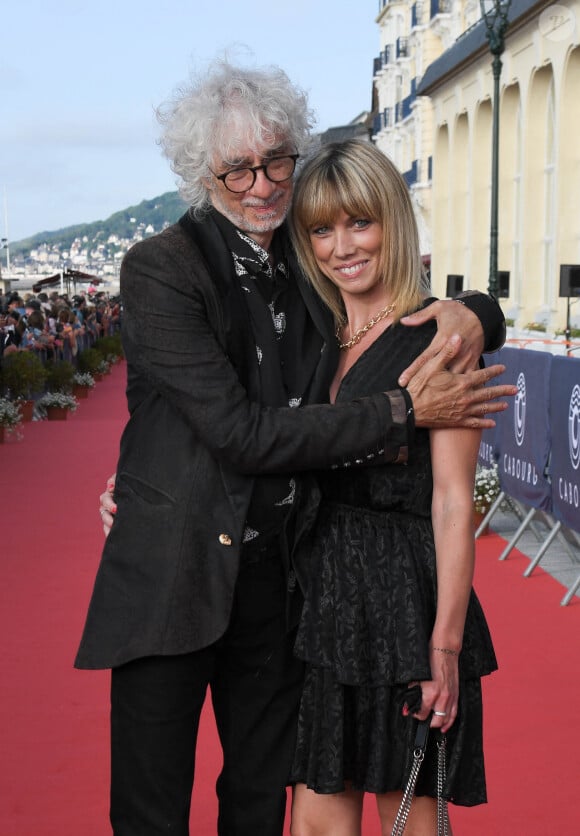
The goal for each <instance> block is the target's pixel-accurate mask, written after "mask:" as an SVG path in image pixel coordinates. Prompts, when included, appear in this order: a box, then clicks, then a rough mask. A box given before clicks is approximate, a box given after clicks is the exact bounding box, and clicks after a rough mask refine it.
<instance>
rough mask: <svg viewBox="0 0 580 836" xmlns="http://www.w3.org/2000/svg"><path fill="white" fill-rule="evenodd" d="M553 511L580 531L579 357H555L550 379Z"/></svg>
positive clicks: (562, 520)
mask: <svg viewBox="0 0 580 836" xmlns="http://www.w3.org/2000/svg"><path fill="white" fill-rule="evenodd" d="M550 420H551V425H552V456H551V459H550V475H551V480H552V513H553V514H554V516H555V518H556V519H557V520H559V521H560V522H561V523H563V524H564V525H566V526H568V528H571V529H573V530H574V531H580V360H579V359H577V358H573V357H554V362H553V364H552V374H551V380H550Z"/></svg>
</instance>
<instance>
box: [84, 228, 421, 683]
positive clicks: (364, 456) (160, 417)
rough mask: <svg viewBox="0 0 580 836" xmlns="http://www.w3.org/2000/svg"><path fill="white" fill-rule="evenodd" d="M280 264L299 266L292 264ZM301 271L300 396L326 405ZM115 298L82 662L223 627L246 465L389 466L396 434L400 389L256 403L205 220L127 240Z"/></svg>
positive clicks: (246, 345)
mask: <svg viewBox="0 0 580 836" xmlns="http://www.w3.org/2000/svg"><path fill="white" fill-rule="evenodd" d="M291 272H292V274H293V275H295V276H299V271H298V268H297V267H296V265H294V267H293V269H292V270H291ZM298 281H300V289H301V293H302V296H303V299H304V303H305V305H306V306H307V308H308V310H309V312H310V315H311V326H310V327H312V328H313V329H315V330H316V332H317V333H318V339H317V340H316V341H315V342H316V343H317V345H318V347H319V348H318V349H317V350H316V352H315V353H314V352H312V353H311V355H310V356H305V357H303V358H302V362H303V363H304V364H306V365H307V366H308V368H309V369H310V371H311V374H310V380H311V383H310V386H309V399H310V400H311V401H326V400H327V399H328V387H329V383H330V380H331V379H332V375H333V373H334V370H335V368H336V362H337V347H336V340H335V338H334V334H333V329H332V322H331V319H330V317H329V316H328V314H327V313H326V311H325V310H324V309H323V307H322V306H321V304H320V303H319V301H318V299H317V297H316V296H315V294H314V293H313V291H312V290H311V289H310V287H309V286H308V285H307V284H306V282H305V281H304V280H303V279H298ZM121 293H122V298H123V306H124V319H123V343H124V349H125V355H126V359H127V370H128V384H127V398H128V405H129V412H130V419H129V421H128V424H127V426H126V428H125V430H124V433H123V436H122V440H121V450H120V458H119V463H118V469H117V482H116V487H115V500H116V503H117V514H116V517H115V522H114V524H113V527H112V530H111V532H110V534H109V536H108V538H107V540H106V542H105V547H104V551H103V555H102V560H101V564H100V567H99V571H98V574H97V578H96V582H95V587H94V591H93V596H92V599H91V603H90V607H89V612H88V616H87V622H86V626H85V630H84V634H83V638H82V641H81V645H80V649H79V651H78V655H77V659H76V662H75V664H76V666H77V667H80V668H106V667H114V666H117V665H120V664H123V663H125V662H128V661H130V660H132V659H135V658H138V657H142V656H151V655H159V654H178V653H187V652H190V651H193V650H197V649H200V648H202V647H206V646H208V645H210V644H212V643H213V642H215V641H216V640H217V639H218V638H219V637H220V636H221V635H222V634H223V633H224V631H225V630H226V628H227V625H228V621H229V617H230V611H231V607H232V601H233V595H234V587H235V583H236V578H237V573H238V565H239V555H240V544H241V538H242V533H243V530H244V523H245V518H246V512H247V509H248V504H249V501H250V497H251V492H252V483H253V480H252V476H253V475H254V474H266V473H281V472H298V471H308V470H311V469H317V468H331V467H345V466H349V465H350V464H356V463H361V462H368V461H370V462H372V460H373V459H382V458H386V459H387V460H392V459H393V458H396V456H397V455H398V453H399V448H404V447H406V445H407V443H408V439H407V427H406V420H405V414H406V404H405V400H404V398H403V396H402V394H400V393H397V394H396V395H394V396H393V397H392V398H391V399H390V398H388V397H386V396H385V395H382V394H378V395H376V396H373V397H371V398H366V399H364V400H361V401H356V402H353V403H351V404H346V405H341V406H330V405H328V404H324V405H319V406H307V407H304V408H299V409H290V408H288V409H269V408H263V407H261V406H260V391H259V376H258V366H257V357H256V350H255V345H254V340H253V336H252V330H251V326H250V322H249V319H248V313H247V308H246V305H245V302H244V299H243V295H242V290H241V287H240V283H239V280H238V279H237V278H236V276H235V273H234V269H233V260H232V257H231V253H230V252H229V250H228V248H227V247H226V246H225V243H224V241H223V239H222V237H221V235H220V233H219V230H218V228H217V226H216V224H215V222H214V221H213V220H212V217H211V214H210V215H209V216H208V217H207V218H206V219H205V220H204V221H202V222H194V221H192V220H191V219H190V218H189V217H188V216H184V218H182V219H181V221H180V222H179V223H178V224H175V225H173V226H171V227H169V228H168V229H167V230H165V231H164V232H162V233H161V234H160V235H157V236H154V237H152V238H149V239H147V240H145V241H142V242H140V243H139V244H137V245H136V246H135V247H133V248H132V249H131V250H130V251H129V253H128V254H127V256H126V258H125V260H124V262H123V266H122V271H121ZM392 404H393V405H394V406H393V407H392ZM392 408H393V409H396V410H397V415H396V416H393V415H392Z"/></svg>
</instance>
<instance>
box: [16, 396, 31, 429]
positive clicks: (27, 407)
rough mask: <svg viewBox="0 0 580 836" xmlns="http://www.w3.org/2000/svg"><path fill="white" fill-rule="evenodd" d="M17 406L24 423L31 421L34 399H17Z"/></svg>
mask: <svg viewBox="0 0 580 836" xmlns="http://www.w3.org/2000/svg"><path fill="white" fill-rule="evenodd" d="M18 406H19V407H20V414H21V415H22V421H23V422H24V423H25V424H27V423H30V421H32V415H33V413H34V401H18Z"/></svg>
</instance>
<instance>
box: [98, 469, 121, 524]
mask: <svg viewBox="0 0 580 836" xmlns="http://www.w3.org/2000/svg"><path fill="white" fill-rule="evenodd" d="M116 475H117V474H116V473H113V475H112V476H110V477H109V478H108V479H107V488H106V490H105V492H104V493H102V494H101V496H100V502H101V504H100V506H99V513H100V515H101V522H102V523H103V531H104V532H105V537H108V536H109V532H110V530H111V527H112V525H113V523H114V521H115V514H116V513H117V506H116V504H115V499H114V497H113V493H114V491H115V477H116Z"/></svg>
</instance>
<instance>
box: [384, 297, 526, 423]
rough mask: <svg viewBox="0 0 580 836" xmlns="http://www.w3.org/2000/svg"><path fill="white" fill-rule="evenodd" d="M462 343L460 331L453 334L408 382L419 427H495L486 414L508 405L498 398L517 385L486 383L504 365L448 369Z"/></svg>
mask: <svg viewBox="0 0 580 836" xmlns="http://www.w3.org/2000/svg"><path fill="white" fill-rule="evenodd" d="M457 307H458V308H460V307H461V305H458V306H457ZM460 343H461V340H460V338H459V337H458V336H457V335H454V336H453V337H451V338H450V339H449V340H447V342H446V343H445V346H444V347H443V350H442V351H440V352H439V353H438V354H437V355H436V356H435V357H433V358H432V359H431V360H428V361H427V363H426V364H425V365H424V366H422V367H421V368H420V369H419V370H418V371H417V373H416V374H414V376H413V378H412V379H411V380H410V381H409V382H408V386H407V391H408V393H409V395H410V396H411V400H412V402H413V409H414V412H415V423H416V425H417V426H418V427H429V428H430V429H437V428H441V427H469V428H471V429H486V428H488V427H494V426H495V422H494V421H493V420H492V419H491V418H486V415H487V414H489V413H495V412H502V411H503V410H504V409H507V402H506V401H504V400H498V398H506V397H511V396H512V395H515V394H516V392H517V387H516V386H513V385H511V384H502V385H494V386H486V385H485V384H487V383H489V381H491V380H493V379H494V378H495V377H497V376H498V375H500V374H503V372H504V371H505V367H504V366H501V365H495V366H489V367H488V368H486V369H478V370H477V371H468V372H465V373H457V372H450V371H448V370H447V368H448V367H449V366H451V365H452V363H453V360H454V358H455V357H456V356H457V352H458V351H459V349H460ZM422 356H423V355H421V357H422ZM419 359H420V358H419ZM414 365H415V364H413V366H414ZM410 368H413V367H412V366H411V367H410ZM408 371H409V370H407V371H406V372H403V374H402V375H401V377H400V378H399V384H400V385H401V386H403V385H404V380H408V378H407V373H408Z"/></svg>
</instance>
